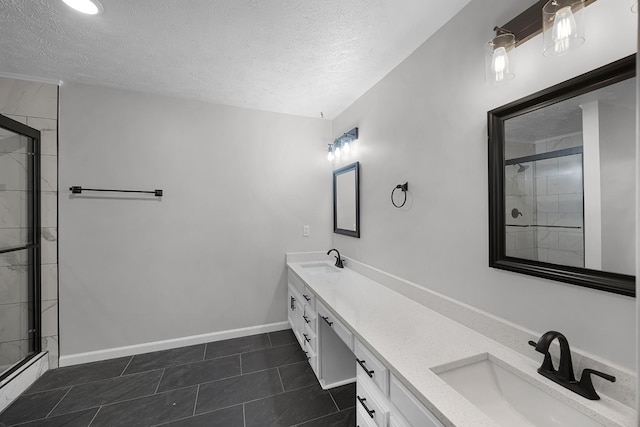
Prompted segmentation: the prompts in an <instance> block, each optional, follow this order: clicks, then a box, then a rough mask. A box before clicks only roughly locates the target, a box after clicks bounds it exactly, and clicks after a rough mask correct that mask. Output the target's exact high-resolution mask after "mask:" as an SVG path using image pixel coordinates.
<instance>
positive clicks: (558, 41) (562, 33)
mask: <svg viewBox="0 0 640 427" xmlns="http://www.w3.org/2000/svg"><path fill="white" fill-rule="evenodd" d="M577 31H578V29H577V25H576V19H575V17H574V16H573V12H571V6H565V7H563V8H562V9H560V10H559V11H557V12H556V18H555V20H554V22H553V31H552V35H551V37H552V38H553V41H554V43H555V46H554V49H555V53H556V55H564V54H565V53H567V51H568V50H569V48H570V47H571V39H572V38H575V37H576V32H577Z"/></svg>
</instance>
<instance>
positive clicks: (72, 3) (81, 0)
mask: <svg viewBox="0 0 640 427" xmlns="http://www.w3.org/2000/svg"><path fill="white" fill-rule="evenodd" d="M62 1H63V2H64V3H65V4H66V5H67V6H69V7H70V8H72V9H74V10H77V11H78V12H80V13H84V14H86V15H99V14H101V13H102V12H104V9H103V7H102V4H100V2H99V1H98V0H62Z"/></svg>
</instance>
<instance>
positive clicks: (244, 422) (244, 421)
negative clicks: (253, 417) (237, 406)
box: [242, 403, 247, 427]
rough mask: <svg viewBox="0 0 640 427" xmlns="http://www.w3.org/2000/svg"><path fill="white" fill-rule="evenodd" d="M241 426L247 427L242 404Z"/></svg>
mask: <svg viewBox="0 0 640 427" xmlns="http://www.w3.org/2000/svg"><path fill="white" fill-rule="evenodd" d="M242 425H243V427H247V414H246V412H245V409H244V403H243V404H242Z"/></svg>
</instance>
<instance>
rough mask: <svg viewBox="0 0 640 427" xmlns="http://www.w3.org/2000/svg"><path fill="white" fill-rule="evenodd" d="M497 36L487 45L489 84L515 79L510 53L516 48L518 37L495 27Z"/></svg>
mask: <svg viewBox="0 0 640 427" xmlns="http://www.w3.org/2000/svg"><path fill="white" fill-rule="evenodd" d="M493 30H494V31H495V32H496V36H495V37H494V38H493V39H491V40H489V42H488V43H487V55H486V59H487V61H486V63H487V64H486V65H487V70H486V71H487V72H486V76H487V82H490V83H492V84H500V83H504V82H506V81H508V80H511V79H513V78H514V77H515V74H514V72H513V65H511V64H510V61H509V51H510V50H511V49H513V48H514V47H515V46H516V36H515V35H513V33H512V32H511V31H509V30H505V29H504V28H500V27H495V28H494V29H493Z"/></svg>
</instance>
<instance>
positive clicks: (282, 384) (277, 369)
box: [276, 367, 286, 393]
mask: <svg viewBox="0 0 640 427" xmlns="http://www.w3.org/2000/svg"><path fill="white" fill-rule="evenodd" d="M276 371H277V372H278V378H279V379H280V385H281V386H282V392H283V393H284V392H285V391H286V390H285V389H284V382H282V375H280V367H278V368H276Z"/></svg>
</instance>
